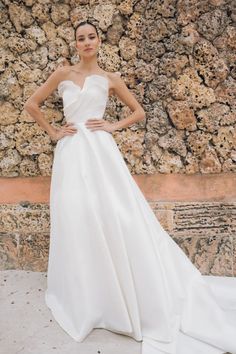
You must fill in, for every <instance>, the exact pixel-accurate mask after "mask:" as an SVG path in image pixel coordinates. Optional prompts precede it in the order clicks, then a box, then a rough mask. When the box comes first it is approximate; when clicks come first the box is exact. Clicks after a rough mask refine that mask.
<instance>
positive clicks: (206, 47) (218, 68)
mask: <svg viewBox="0 0 236 354" xmlns="http://www.w3.org/2000/svg"><path fill="white" fill-rule="evenodd" d="M194 58H195V68H196V69H197V71H198V72H199V75H201V77H203V78H204V83H205V84H206V85H207V86H209V87H212V88H216V86H217V85H218V84H219V83H220V82H222V81H224V80H225V79H226V77H227V75H228V72H229V69H228V67H227V66H226V64H225V62H224V60H223V59H221V58H220V57H219V55H218V52H217V50H216V49H215V48H214V47H213V45H212V44H211V43H210V42H208V41H206V40H201V41H199V42H198V43H197V44H196V45H195V47H194Z"/></svg>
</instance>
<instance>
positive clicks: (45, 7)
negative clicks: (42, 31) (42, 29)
mask: <svg viewBox="0 0 236 354" xmlns="http://www.w3.org/2000/svg"><path fill="white" fill-rule="evenodd" d="M49 10H50V6H49V4H40V3H37V2H36V3H35V4H34V5H33V7H32V12H31V13H32V16H33V17H34V18H35V20H36V21H37V22H38V23H39V24H43V23H45V22H48V21H50V16H49Z"/></svg>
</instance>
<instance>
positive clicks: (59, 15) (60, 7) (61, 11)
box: [51, 3, 70, 25]
mask: <svg viewBox="0 0 236 354" xmlns="http://www.w3.org/2000/svg"><path fill="white" fill-rule="evenodd" d="M69 13H70V6H69V5H67V4H63V3H62V4H55V5H52V8H51V19H52V21H53V23H55V25H60V24H62V23H63V22H65V21H67V20H69V18H70V14H69Z"/></svg>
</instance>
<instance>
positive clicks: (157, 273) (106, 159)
mask: <svg viewBox="0 0 236 354" xmlns="http://www.w3.org/2000/svg"><path fill="white" fill-rule="evenodd" d="M108 85H109V84H108V79H107V78H106V77H105V76H102V75H97V74H93V75H89V76H87V77H86V79H85V82H84V86H83V87H80V86H79V85H78V84H76V83H75V82H73V81H71V80H64V81H62V82H60V84H59V86H58V92H59V95H60V96H61V97H62V99H63V109H64V114H65V118H66V121H67V122H73V123H74V124H75V125H76V127H77V128H78V131H77V132H76V133H75V134H74V135H72V136H65V137H63V138H62V139H60V140H59V141H58V142H57V144H56V147H55V151H54V160H53V168H52V176H51V190H50V217H51V224H50V248H49V260H48V272H47V289H46V292H45V301H46V304H47V306H48V307H49V308H50V309H51V311H52V314H53V316H54V318H55V320H56V321H57V322H58V323H59V325H60V326H61V327H62V328H63V329H64V331H65V332H67V333H68V334H69V335H70V336H71V337H72V338H73V339H74V340H75V341H77V342H82V341H84V340H85V338H86V337H87V336H88V335H89V333H90V332H91V331H92V330H93V329H94V328H105V329H109V330H111V331H113V332H115V333H120V334H124V335H127V336H130V337H132V338H134V339H135V340H137V341H140V343H141V344H142V346H141V347H142V354H163V353H168V354H220V353H225V352H230V353H232V354H236V278H234V277H214V276H203V275H201V273H200V272H199V270H198V269H197V268H196V267H195V266H194V265H193V264H192V263H191V261H190V260H189V258H188V257H187V256H186V255H185V253H184V252H183V251H182V249H181V248H180V247H179V246H178V245H177V244H176V243H175V242H174V240H173V239H172V238H171V237H170V236H169V235H168V233H167V232H166V231H165V230H164V229H163V227H162V226H161V224H160V223H159V221H158V220H157V218H156V216H155V214H154V213H153V211H152V209H151V207H150V205H149V204H148V202H147V201H146V199H145V197H144V195H143V194H142V192H141V190H140V189H139V187H138V185H137V184H136V182H135V181H134V179H133V177H132V175H131V174H130V172H129V169H128V167H127V165H126V164H125V161H124V159H123V156H122V154H121V152H120V150H119V149H118V146H117V144H116V142H115V140H114V138H113V136H112V134H111V133H109V132H106V131H104V130H97V131H90V130H89V129H88V128H87V127H86V126H85V121H86V120H87V119H89V118H103V116H104V112H105V109H106V105H107V101H108V89H109V87H108Z"/></svg>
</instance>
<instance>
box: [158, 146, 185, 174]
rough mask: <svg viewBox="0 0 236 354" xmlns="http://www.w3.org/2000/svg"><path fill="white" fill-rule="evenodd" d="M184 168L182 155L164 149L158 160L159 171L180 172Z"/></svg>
mask: <svg viewBox="0 0 236 354" xmlns="http://www.w3.org/2000/svg"><path fill="white" fill-rule="evenodd" d="M182 169H183V164H182V161H181V158H180V156H178V155H175V154H172V153H169V152H168V151H164V153H163V154H162V155H161V157H160V159H159V160H158V171H159V172H160V173H178V172H181V170H182Z"/></svg>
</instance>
